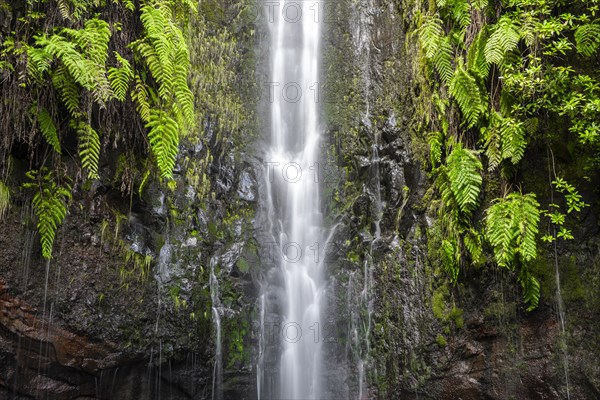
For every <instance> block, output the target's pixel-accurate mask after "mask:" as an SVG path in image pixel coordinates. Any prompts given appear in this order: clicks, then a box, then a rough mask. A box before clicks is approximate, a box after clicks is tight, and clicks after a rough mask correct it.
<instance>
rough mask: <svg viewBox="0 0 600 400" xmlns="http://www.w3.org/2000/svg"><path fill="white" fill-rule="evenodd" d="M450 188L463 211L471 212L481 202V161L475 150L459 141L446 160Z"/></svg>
mask: <svg viewBox="0 0 600 400" xmlns="http://www.w3.org/2000/svg"><path fill="white" fill-rule="evenodd" d="M446 165H447V166H448V178H449V180H450V189H451V190H452V194H453V196H454V198H455V199H456V203H457V204H458V206H459V207H460V210H461V211H462V212H463V213H466V214H470V213H471V212H472V211H473V210H474V209H475V208H476V207H477V204H478V203H479V192H480V190H481V182H482V178H481V173H480V171H481V170H482V165H481V161H480V160H479V158H478V157H477V153H476V152H474V151H473V150H469V149H465V148H463V147H462V145H461V144H460V143H457V144H456V145H455V146H454V148H453V149H452V152H451V153H450V155H449V156H448V159H447V160H446Z"/></svg>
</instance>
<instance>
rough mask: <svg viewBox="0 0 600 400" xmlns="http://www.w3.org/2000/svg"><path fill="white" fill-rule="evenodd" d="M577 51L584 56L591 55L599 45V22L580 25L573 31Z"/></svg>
mask: <svg viewBox="0 0 600 400" xmlns="http://www.w3.org/2000/svg"><path fill="white" fill-rule="evenodd" d="M575 43H576V44H577V52H579V53H580V54H583V55H584V56H587V57H591V56H593V55H594V54H595V53H596V51H597V50H598V47H600V24H596V23H594V24H585V25H581V26H579V27H578V28H577V30H576V31H575Z"/></svg>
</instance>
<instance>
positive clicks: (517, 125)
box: [500, 118, 527, 165]
mask: <svg viewBox="0 0 600 400" xmlns="http://www.w3.org/2000/svg"><path fill="white" fill-rule="evenodd" d="M500 136H501V137H502V158H503V159H510V161H511V162H512V163H513V164H515V165H516V164H517V163H518V162H519V161H521V159H522V158H523V155H525V147H526V146H527V140H526V138H525V127H524V124H523V122H522V121H517V120H516V119H514V118H504V120H503V121H502V124H501V125H500Z"/></svg>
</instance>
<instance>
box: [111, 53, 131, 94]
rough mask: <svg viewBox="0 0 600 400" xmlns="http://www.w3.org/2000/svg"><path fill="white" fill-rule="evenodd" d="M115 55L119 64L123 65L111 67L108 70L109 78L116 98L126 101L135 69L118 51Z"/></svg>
mask: <svg viewBox="0 0 600 400" xmlns="http://www.w3.org/2000/svg"><path fill="white" fill-rule="evenodd" d="M115 57H116V58H117V61H118V62H119V64H121V67H120V68H115V67H112V68H110V69H109V70H108V79H110V84H111V86H112V89H113V92H114V94H115V98H116V99H117V100H119V101H124V100H125V97H126V96H127V91H128V89H129V83H130V82H131V80H132V79H133V69H132V68H131V64H129V61H127V60H126V59H124V58H123V57H121V55H120V54H119V53H118V52H116V51H115Z"/></svg>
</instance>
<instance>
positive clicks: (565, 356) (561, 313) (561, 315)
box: [554, 243, 571, 400]
mask: <svg viewBox="0 0 600 400" xmlns="http://www.w3.org/2000/svg"><path fill="white" fill-rule="evenodd" d="M555 246H556V243H555ZM554 270H555V276H556V303H557V309H556V313H557V319H558V325H559V327H560V346H561V352H562V364H563V370H564V374H565V385H566V390H567V400H570V399H571V393H570V392H571V391H570V387H569V352H568V349H567V336H566V327H565V317H566V311H565V306H564V303H563V298H562V293H561V289H560V271H559V269H558V262H556V260H555V263H554Z"/></svg>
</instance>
